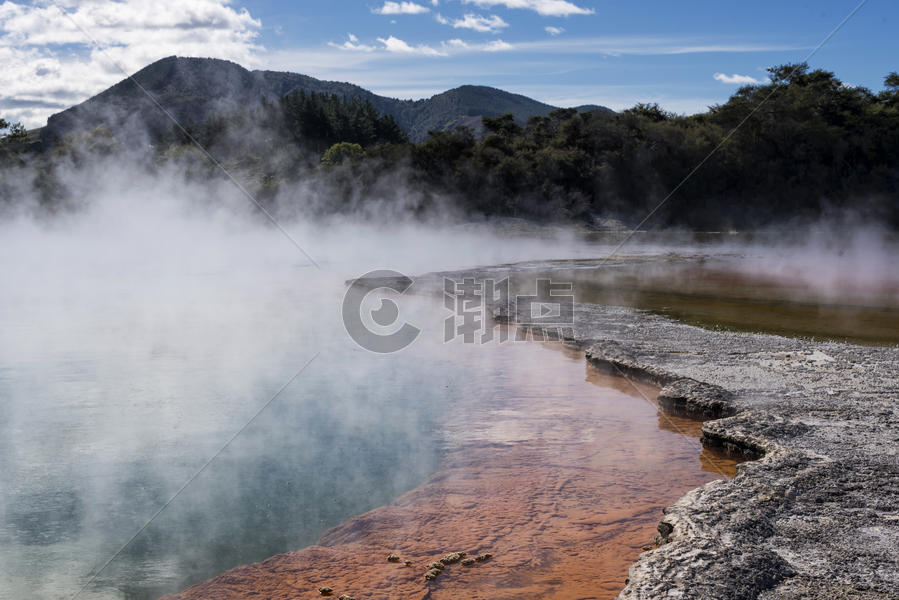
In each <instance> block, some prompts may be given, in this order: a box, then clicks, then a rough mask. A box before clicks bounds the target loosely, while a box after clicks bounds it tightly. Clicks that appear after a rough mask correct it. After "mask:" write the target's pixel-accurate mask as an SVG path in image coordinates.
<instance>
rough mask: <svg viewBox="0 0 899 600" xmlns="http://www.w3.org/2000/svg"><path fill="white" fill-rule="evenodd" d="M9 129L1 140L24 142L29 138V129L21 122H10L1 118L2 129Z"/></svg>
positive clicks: (0, 128)
mask: <svg viewBox="0 0 899 600" xmlns="http://www.w3.org/2000/svg"><path fill="white" fill-rule="evenodd" d="M7 129H8V130H9V132H8V133H6V134H5V135H3V136H0V141H3V142H24V141H25V140H26V139H27V138H28V131H27V130H26V129H25V126H24V125H22V124H21V123H10V122H9V121H7V120H6V119H3V118H0V131H4V130H7Z"/></svg>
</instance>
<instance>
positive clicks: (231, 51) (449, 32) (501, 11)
mask: <svg viewBox="0 0 899 600" xmlns="http://www.w3.org/2000/svg"><path fill="white" fill-rule="evenodd" d="M860 3H861V0H849V1H843V0H817V1H791V0H780V1H777V2H774V1H769V0H758V1H756V2H733V1H730V2H726V1H721V0H715V1H706V0H681V1H679V2H672V1H671V0H661V1H642V2H641V1H633V0H632V1H618V0H397V1H385V0H363V1H351V0H332V1H327V2H325V1H321V0H315V1H296V0H244V1H241V0H233V1H228V0H83V1H73V0H52V1H49V0H41V1H36V2H22V1H15V2H14V1H3V2H2V3H0V65H2V68H0V117H3V118H5V119H7V120H8V121H22V122H23V123H24V124H25V125H26V126H28V127H36V126H41V125H43V124H44V123H45V122H46V119H47V117H48V116H49V115H51V114H53V113H55V112H59V111H60V110H63V109H65V108H67V107H69V106H72V105H74V104H77V103H79V102H82V101H83V100H86V99H87V98H89V97H90V96H92V95H94V94H96V93H98V92H100V91H102V90H104V89H105V88H107V87H109V86H110V85H113V84H114V83H116V82H118V81H120V80H121V79H123V78H124V76H125V75H124V74H125V73H128V74H130V73H133V72H136V71H137V70H139V69H140V68H142V67H144V66H146V65H147V64H149V63H151V62H153V61H154V60H157V59H160V58H164V57H166V56H171V55H178V56H207V57H216V58H224V59H229V60H233V61H235V62H237V63H240V64H242V65H244V66H245V67H247V68H250V69H271V70H286V71H294V72H298V73H304V74H307V75H311V76H313V77H317V78H320V79H328V80H336V81H349V82H352V83H356V84H358V85H361V86H363V87H365V88H368V89H370V90H372V91H374V92H376V93H379V94H383V95H387V96H392V97H398V98H404V99H405V98H426V97H429V96H432V95H434V94H436V93H439V92H441V91H444V90H447V89H450V88H453V87H457V86H459V85H463V84H477V85H490V86H494V87H499V88H502V89H505V90H508V91H511V92H515V93H520V94H524V95H526V96H530V97H532V98H535V99H538V100H541V101H543V102H547V103H549V104H553V105H556V106H577V105H582V104H599V105H603V106H608V107H610V108H613V109H616V110H620V109H624V108H627V107H630V106H633V105H634V104H636V103H638V102H657V103H659V104H660V105H661V106H662V107H663V108H665V109H667V110H671V111H674V112H676V113H681V114H693V113H697V112H702V111H704V110H706V109H707V108H708V107H709V106H711V105H714V104H717V103H721V102H724V101H726V100H727V98H728V97H729V96H730V95H731V94H732V93H733V92H734V91H736V90H737V89H738V88H739V87H740V86H741V85H745V84H747V83H754V82H762V81H764V80H765V76H766V73H765V68H766V67H769V66H773V65H778V64H783V63H789V62H799V61H802V60H804V59H806V57H808V56H809V54H810V53H811V52H812V51H813V50H814V49H815V48H816V47H817V46H818V45H819V44H820V43H821V42H822V41H823V40H824V39H825V38H826V37H827V36H828V34H830V33H831V32H832V31H833V30H834V29H835V28H836V27H837V26H838V25H839V24H840V23H841V21H843V20H844V19H845V18H846V17H847V16H848V15H849V14H850V13H852V11H853V10H854V9H856V7H858V6H859V4H860ZM897 26H899V3H897V2H896V1H895V0H868V1H867V2H865V3H864V5H863V6H861V8H860V9H859V10H858V11H857V12H856V13H855V15H854V16H853V17H852V18H851V19H850V20H849V21H848V22H846V23H845V25H844V26H843V27H842V28H840V30H839V31H838V32H837V33H836V34H835V35H834V36H833V37H832V38H831V39H830V40H829V41H828V42H827V43H826V44H825V45H824V46H823V47H822V48H821V49H820V50H819V51H818V52H817V53H815V54H814V56H813V57H812V58H811V59H810V60H809V62H810V64H811V65H812V66H813V67H820V68H825V69H828V70H831V71H834V72H835V73H836V74H837V76H838V77H840V78H841V79H842V80H843V81H844V82H846V83H848V84H851V85H857V86H864V87H868V88H871V89H873V90H880V89H882V87H883V85H882V84H883V77H884V76H885V75H886V74H887V73H889V72H891V71H899V35H897Z"/></svg>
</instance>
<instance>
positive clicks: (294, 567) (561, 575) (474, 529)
mask: <svg viewBox="0 0 899 600" xmlns="http://www.w3.org/2000/svg"><path fill="white" fill-rule="evenodd" d="M556 347H558V346H556ZM537 350H538V351H539V352H540V353H541V354H539V356H538V355H537V354H532V355H531V356H537V359H536V360H537V362H538V364H534V365H533V366H531V367H529V369H528V371H529V372H530V373H532V375H533V376H534V381H537V382H539V381H540V379H541V375H550V374H551V375H552V381H554V382H556V381H560V383H559V384H558V385H554V386H552V389H550V390H547V389H546V385H545V383H544V385H543V389H542V390H541V389H540V388H539V387H537V389H533V388H535V386H534V385H532V383H530V382H518V383H510V382H508V381H506V382H505V383H503V381H504V380H503V375H502V374H500V375H499V376H498V377H499V379H498V380H497V382H494V384H495V387H496V388H498V390H499V391H498V392H496V393H494V394H493V396H492V397H491V398H489V399H469V400H465V399H460V403H459V405H458V406H455V407H453V410H452V411H450V412H449V413H448V415H447V419H446V421H445V423H444V427H445V430H446V433H447V436H448V438H447V439H448V440H449V442H448V446H449V447H448V449H447V451H446V455H445V457H444V459H443V461H442V465H441V467H440V469H439V471H438V472H437V473H435V474H434V475H433V476H432V477H431V478H430V479H428V481H426V482H425V483H424V484H423V485H421V486H419V487H418V488H415V489H413V490H411V491H410V492H407V493H406V494H403V495H402V496H400V497H399V498H398V499H397V500H396V501H394V502H393V503H391V504H389V505H387V506H382V507H380V508H377V509H375V510H372V511H370V512H368V513H365V514H362V515H359V516H356V517H354V518H351V519H349V520H348V521H346V522H344V523H343V524H341V525H338V526H337V527H334V528H332V529H330V530H328V531H326V532H325V533H324V534H323V535H322V536H321V538H320V540H319V542H318V544H317V545H315V546H311V547H308V548H305V549H303V550H299V551H296V552H289V553H286V554H280V555H277V556H274V557H271V558H269V559H267V560H264V561H262V562H259V563H255V564H251V565H246V566H241V567H237V568H235V569H231V570H229V571H227V572H225V573H223V574H221V575H219V576H217V577H214V578H212V579H210V580H208V581H205V582H203V583H200V584H197V585H195V586H193V587H191V588H188V589H187V590H184V591H183V592H181V593H179V594H175V595H171V596H166V597H165V598H166V599H167V600H175V599H178V600H197V599H209V598H215V599H222V600H229V599H237V598H241V599H244V598H260V599H269V600H282V599H283V600H287V599H288V598H289V599H291V600H293V599H297V598H308V599H310V600H312V599H314V598H320V597H321V595H320V594H319V592H318V588H319V587H322V586H327V587H330V588H332V589H333V590H334V597H335V598H336V597H338V596H340V595H341V594H348V595H350V596H353V597H354V598H357V599H359V600H362V599H372V600H379V599H384V600H387V599H398V598H403V599H409V600H417V599H421V600H424V599H426V598H430V599H434V600H442V599H446V600H449V599H451V598H460V597H466V598H470V599H473V600H480V599H483V600H486V599H487V598H490V599H491V600H497V599H508V600H512V599H520V598H523V597H524V598H538V597H539V598H546V599H551V600H575V599H579V600H580V599H587V598H593V599H596V600H604V599H610V598H614V597H615V596H616V595H617V594H618V592H619V591H620V590H621V588H622V587H623V586H624V580H625V577H626V576H627V570H628V567H629V566H630V565H631V564H632V563H633V562H634V560H635V559H636V557H637V555H638V554H639V553H640V551H641V548H642V547H645V546H647V545H648V544H650V543H651V540H652V537H653V534H654V533H655V527H656V524H657V523H658V520H659V518H660V516H661V514H662V509H663V508H664V507H665V506H667V505H669V504H671V503H672V502H673V501H675V500H676V499H677V498H679V497H680V496H681V495H683V494H684V493H685V492H686V491H688V490H689V489H692V488H694V487H697V486H698V485H701V484H702V483H704V482H706V481H709V480H711V479H713V478H715V477H719V478H720V476H721V475H720V472H721V470H722V469H724V472H725V473H728V471H730V472H731V474H732V469H733V461H729V460H727V459H724V458H722V457H720V456H716V455H714V454H712V453H710V452H709V451H701V450H700V449H699V448H698V443H697V441H696V440H695V439H694V438H692V437H691V436H697V437H698V433H699V429H698V423H697V422H695V421H689V420H686V419H675V418H672V417H670V416H665V417H660V416H659V415H658V414H657V413H656V410H655V408H654V407H653V406H650V405H648V404H647V402H646V401H645V400H644V399H643V398H642V397H639V398H638V394H636V391H635V390H634V389H633V387H632V384H631V383H629V382H626V381H624V380H620V379H616V378H610V377H607V376H604V375H601V374H599V373H598V372H596V371H594V370H593V369H592V367H589V366H585V364H586V363H584V362H583V354H582V353H577V352H573V351H571V350H568V349H566V350H565V352H564V353H558V352H547V351H546V350H545V349H539V348H538V349H537ZM516 352H522V353H523V355H524V354H528V352H527V351H521V350H516ZM528 360H530V359H528ZM585 369H586V373H585ZM496 384H498V385H496ZM597 386H598V387H597ZM641 390H642V391H643V393H644V394H647V395H648V396H649V397H650V399H652V398H654V396H655V394H656V393H657V390H656V389H655V388H651V387H649V386H641ZM685 434H686V435H685ZM710 471H711V472H710ZM336 485H339V483H336ZM453 551H464V552H467V553H468V554H469V555H470V556H474V555H475V554H479V553H483V552H490V553H492V554H493V558H492V559H491V560H489V561H485V562H478V563H476V564H474V565H471V566H463V565H462V564H459V563H457V564H452V565H449V566H447V567H446V569H445V571H444V572H443V574H441V575H440V576H439V577H438V578H437V579H436V580H435V581H433V582H428V581H425V579H424V577H423V575H424V573H425V571H426V569H425V565H426V564H427V563H430V562H431V561H435V560H438V559H439V558H440V557H441V556H443V555H444V554H446V553H448V552H453ZM389 553H395V554H398V555H399V556H400V557H401V558H402V560H403V561H405V560H409V561H411V562H412V566H410V567H407V566H404V564H403V562H402V561H401V562H399V563H394V562H387V560H386V557H387V555H388V554H389Z"/></svg>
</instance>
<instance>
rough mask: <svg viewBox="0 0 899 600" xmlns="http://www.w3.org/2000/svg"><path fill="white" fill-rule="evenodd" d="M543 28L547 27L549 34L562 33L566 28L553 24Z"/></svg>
mask: <svg viewBox="0 0 899 600" xmlns="http://www.w3.org/2000/svg"><path fill="white" fill-rule="evenodd" d="M543 29H545V30H546V33H548V34H549V35H561V34H563V33H565V29H564V28H563V27H553V26H552V25H549V26H547V27H544V28H543Z"/></svg>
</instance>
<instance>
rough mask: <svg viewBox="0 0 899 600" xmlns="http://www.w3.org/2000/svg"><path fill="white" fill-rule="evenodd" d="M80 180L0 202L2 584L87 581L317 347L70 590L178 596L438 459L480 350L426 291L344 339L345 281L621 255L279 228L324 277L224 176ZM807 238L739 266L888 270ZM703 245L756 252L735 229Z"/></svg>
mask: <svg viewBox="0 0 899 600" xmlns="http://www.w3.org/2000/svg"><path fill="white" fill-rule="evenodd" d="M72 181H73V187H74V189H75V190H76V192H77V193H76V194H75V200H74V201H73V202H74V204H75V205H76V206H78V207H79V208H78V209H76V210H65V211H61V212H59V213H58V214H56V215H47V214H40V215H38V216H35V213H34V212H33V211H29V210H27V209H25V210H19V209H16V210H10V211H7V214H6V215H5V217H4V220H3V222H2V223H0V274H2V277H3V285H2V288H0V398H2V402H0V597H2V598H10V599H12V598H21V597H36V598H62V597H69V596H71V595H72V594H74V593H75V592H77V591H79V590H80V589H81V587H82V586H83V585H85V584H86V583H87V582H88V580H89V579H90V578H91V576H92V575H91V573H92V570H94V569H98V568H100V567H101V566H103V565H104V563H105V562H106V561H107V560H109V559H110V558H111V557H112V556H113V555H114V554H115V553H116V552H117V551H118V550H119V549H120V548H121V547H122V545H123V544H125V543H126V542H127V541H128V540H129V538H130V537H131V536H132V535H133V534H135V533H136V532H137V531H138V530H139V529H140V528H141V527H142V526H143V525H144V524H145V523H146V521H147V519H149V518H150V516H152V515H153V514H154V513H155V512H156V511H157V510H158V509H159V508H160V507H161V506H163V505H164V504H165V502H166V501H167V500H168V499H169V498H170V497H171V496H172V495H173V494H174V493H175V492H176V491H177V490H178V489H179V488H180V487H181V486H182V485H183V484H184V483H185V482H186V481H187V480H188V479H189V478H190V477H191V476H192V475H193V474H194V473H195V472H196V471H197V469H199V468H200V467H201V466H202V465H204V464H205V463H206V461H207V460H208V459H209V458H210V457H212V456H213V455H214V454H215V453H216V452H217V451H218V450H219V449H220V448H221V447H222V445H223V444H224V443H225V442H226V441H227V440H228V439H230V438H231V436H232V435H234V434H235V433H236V432H238V431H240V430H241V428H242V427H244V425H245V424H246V423H247V422H248V421H249V420H250V418H251V417H252V416H253V415H254V414H255V413H256V412H257V411H258V410H259V409H260V408H261V407H262V406H263V405H264V404H265V403H266V402H267V401H268V400H269V399H270V398H272V396H273V395H274V394H275V393H276V392H278V390H279V389H281V388H282V386H284V384H285V383H287V382H288V381H289V380H290V378H291V377H292V376H294V375H295V374H296V372H297V371H298V370H299V369H300V367H302V366H303V365H304V364H305V363H306V362H307V361H309V360H310V359H312V358H313V357H316V356H317V357H316V358H315V359H314V361H313V362H312V363H311V364H310V365H309V367H308V368H307V369H306V370H305V371H303V373H301V374H300V376H299V377H298V378H297V379H296V381H295V382H293V383H292V384H291V385H290V386H288V387H287V388H286V389H284V391H283V393H281V394H280V395H279V396H278V398H276V400H275V401H274V402H272V404H271V406H270V407H269V408H268V409H267V410H266V411H264V412H263V413H262V415H261V416H260V418H259V419H258V420H256V421H254V422H253V424H252V425H251V426H250V427H249V428H247V429H246V431H243V432H242V433H241V435H240V436H238V437H237V439H236V440H235V441H234V443H233V444H231V445H230V446H229V447H228V448H227V449H226V450H225V452H223V453H222V454H221V455H220V456H218V457H217V458H216V460H215V461H214V462H213V463H212V464H211V465H210V466H209V468H208V469H206V470H205V471H204V472H203V473H202V474H201V475H200V476H199V477H198V478H197V480H196V481H194V482H193V483H192V484H191V485H190V486H189V487H188V488H187V489H186V490H185V491H184V493H182V494H181V495H180V496H179V497H178V498H177V499H176V500H175V501H174V502H173V503H172V504H171V505H169V506H167V507H166V508H165V510H164V511H163V512H162V513H161V514H160V515H159V517H158V518H157V519H155V520H154V522H153V523H152V524H151V525H150V526H149V527H148V528H147V529H146V530H144V531H143V532H142V533H141V534H140V536H138V537H137V538H136V539H135V540H134V542H133V543H131V544H130V545H128V546H127V548H126V549H125V551H124V552H122V554H121V555H120V556H118V557H117V558H116V559H115V560H114V561H113V562H112V563H110V565H109V567H108V568H106V569H104V570H103V572H102V573H101V574H100V575H99V576H98V577H97V579H96V581H95V582H94V583H92V584H91V585H90V586H89V587H88V588H87V589H86V590H85V591H84V593H83V594H81V596H80V597H81V598H92V599H104V600H105V599H113V598H153V597H156V596H159V595H161V594H163V593H167V592H173V591H177V590H178V589H181V588H183V587H185V586H186V585H189V584H191V583H195V582H197V581H199V580H201V579H203V578H206V577H209V576H212V575H214V574H216V573H218V572H220V571H222V570H224V569H227V568H230V567H233V566H236V565H238V564H243V563H247V562H251V561H256V560H261V559H263V558H265V557H267V556H269V555H272V554H275V553H278V552H283V551H287V550H292V549H297V548H302V547H303V546H306V545H309V544H311V543H314V542H315V540H316V539H317V538H318V536H319V535H320V534H321V532H322V531H323V530H324V529H326V528H328V527H330V526H333V525H336V524H338V523H339V522H341V521H342V520H344V519H346V518H347V517H349V516H352V515H355V514H358V513H360V512H364V511H366V510H369V509H371V508H375V507H377V506H379V505H382V504H385V503H387V502H389V501H391V500H392V499H393V498H395V497H396V496H397V495H399V494H400V493H402V492H403V491H405V490H408V489H410V488H412V487H414V486H416V485H418V484H419V483H420V482H421V481H423V480H424V479H425V478H426V477H427V476H428V475H429V474H431V473H432V472H433V470H434V469H435V468H436V465H437V463H438V461H439V459H440V450H441V439H440V427H439V423H440V420H441V414H442V411H444V410H446V407H447V406H451V405H452V402H453V399H454V398H457V397H459V395H471V394H478V393H482V392H483V390H481V389H480V388H479V385H480V384H479V379H478V374H479V373H480V374H484V373H487V372H489V370H490V368H491V364H490V362H489V361H485V360H484V358H483V356H484V355H483V354H472V353H471V352H470V351H469V350H468V349H467V348H465V347H462V346H460V345H458V344H455V345H454V344H449V345H445V344H443V343H442V319H443V318H444V317H445V316H446V315H445V313H444V312H443V308H442V305H440V304H439V303H438V302H434V301H432V300H430V299H414V298H406V299H405V300H404V302H403V304H402V310H403V315H402V318H403V319H406V320H409V321H411V322H414V323H416V324H418V325H419V326H422V328H423V330H424V331H423V333H422V335H421V337H420V339H419V340H418V341H417V342H416V343H415V345H414V346H412V347H411V348H409V349H407V350H405V351H402V352H399V353H397V354H394V355H389V356H377V355H373V354H371V353H369V352H366V351H364V350H362V349H360V348H358V347H357V346H355V345H354V344H353V342H352V341H351V340H350V339H349V337H348V336H347V335H346V332H345V331H344V329H343V325H342V323H341V320H340V305H341V299H342V296H343V293H344V290H345V286H344V282H345V280H347V279H350V278H353V277H356V276H359V275H361V274H363V273H365V272H367V271H370V270H373V269H377V268H390V269H394V270H398V271H401V272H404V273H407V274H410V275H414V274H417V273H422V272H426V271H435V270H443V269H452V268H461V267H468V266H474V265H490V264H499V263H509V262H517V261H526V260H532V261H547V260H550V259H567V258H582V259H585V258H602V257H603V256H606V254H607V253H608V252H609V251H610V250H611V248H612V247H614V242H610V241H606V240H601V241H599V242H596V241H592V242H591V241H590V240H585V239H583V238H578V237H577V236H575V235H572V234H563V233H558V232H556V233H552V232H547V231H545V230H544V231H542V232H540V233H539V235H538V234H536V233H533V232H531V233H528V232H524V233H521V232H519V233H518V234H517V235H499V234H498V233H497V232H496V230H495V229H494V228H492V226H490V225H486V224H481V225H461V224H458V223H454V222H452V221H443V222H441V221H440V220H439V219H437V220H434V221H431V222H426V223H421V222H417V221H413V220H411V219H409V218H401V217H400V216H398V215H396V214H392V213H388V215H389V217H390V218H383V219H380V220H372V219H363V218H350V217H333V218H322V219H318V220H315V221H310V220H304V219H302V218H299V217H296V218H293V219H290V220H288V221H285V222H284V223H283V225H284V227H285V229H286V230H287V231H288V232H289V233H290V236H291V237H292V238H293V239H294V240H296V241H297V242H298V243H299V244H300V245H301V246H302V248H303V250H305V251H306V252H307V253H308V254H309V255H311V256H312V257H313V258H314V259H315V261H316V262H317V263H318V264H319V267H320V268H317V267H316V266H314V265H312V264H311V263H310V261H309V260H308V259H307V257H306V256H305V255H304V254H303V253H302V252H300V251H299V250H298V249H297V248H296V247H295V246H294V244H293V242H291V241H290V240H289V239H287V238H286V237H285V236H284V235H283V234H282V232H280V231H278V230H277V229H276V228H274V227H272V226H271V225H270V224H267V223H266V222H265V220H264V219H263V218H261V217H260V215H259V214H258V210H257V209H256V208H255V207H253V206H252V205H249V204H248V202H247V201H246V199H245V198H242V197H241V196H240V195H239V194H237V193H236V192H235V191H234V189H233V187H231V186H230V185H229V184H226V183H224V182H223V183H221V184H208V183H204V184H202V185H200V184H191V183H190V182H189V181H186V180H185V179H183V178H181V177H179V176H178V175H177V173H168V174H165V175H164V176H160V175H159V174H156V175H149V174H147V173H145V172H142V171H139V170H132V169H124V168H122V169H119V170H115V169H110V168H109V165H107V166H106V167H105V168H101V167H100V166H93V167H90V168H87V169H84V170H82V171H80V172H79V174H78V176H77V177H74V178H73V180H72ZM25 193H26V192H25V191H23V194H25ZM33 205H34V203H33V202H30V201H29V199H28V198H26V197H23V201H22V206H24V207H29V206H33ZM871 239H872V238H871V237H866V236H863V237H862V240H871ZM800 248H801V251H795V252H792V253H787V254H785V255H784V256H786V258H784V260H783V262H782V263H772V262H770V260H771V258H770V257H771V256H772V255H769V254H767V253H765V252H763V251H762V250H761V249H759V248H757V247H756V248H755V250H756V251H757V252H756V253H755V254H753V256H755V257H756V258H755V259H753V260H750V261H746V262H741V264H742V265H744V267H745V268H746V269H747V270H751V269H758V270H761V271H764V272H766V273H770V271H771V268H772V267H771V265H772V264H777V265H778V267H777V268H778V269H781V270H782V271H783V272H784V273H786V274H789V273H791V272H793V271H791V269H793V270H796V269H798V270H799V272H800V273H806V274H807V273H812V272H815V273H821V274H827V278H826V279H824V278H823V277H822V279H821V280H822V281H824V280H826V281H829V282H840V281H842V279H841V277H845V276H847V274H852V275H853V276H857V277H861V276H864V277H865V278H866V279H865V281H868V282H874V283H878V282H881V281H882V280H884V279H885V278H886V274H888V273H892V275H895V271H894V269H893V266H892V262H891V261H890V260H887V259H885V258H884V249H885V248H887V249H888V248H890V246H889V244H886V245H883V244H881V245H878V246H876V247H867V246H866V245H865V244H864V243H861V244H860V243H855V244H853V245H851V246H849V248H851V251H848V252H849V254H848V256H849V257H850V258H851V260H848V259H847V260H846V261H844V263H840V262H839V260H838V259H837V258H834V259H833V260H831V258H830V257H831V256H833V257H839V256H841V255H840V254H839V253H831V254H825V253H820V254H815V252H816V250H815V247H814V246H813V245H802V246H800ZM691 250H695V243H694V242H693V241H691V240H689V239H688V240H681V241H665V240H663V241H661V242H659V241H653V242H647V241H640V240H636V241H635V244H634V245H633V246H632V247H630V248H629V249H628V250H627V252H628V253H630V254H641V255H657V254H664V253H665V252H669V251H671V252H675V253H676V254H677V255H679V256H682V255H687V254H689V253H690V252H691ZM701 251H702V252H707V253H711V254H716V255H729V256H730V255H738V256H748V255H750V254H752V253H750V252H747V250H746V248H745V247H741V245H739V244H731V243H727V244H720V243H716V244H714V245H711V246H709V245H706V246H703V247H702V250H701ZM846 252H847V251H844V252H843V254H842V256H844V257H845V256H847V253H846ZM800 259H801V260H800ZM803 261H806V262H803ZM841 264H843V266H842V267H841V266H840V265H841ZM858 264H861V265H864V266H866V267H870V268H867V269H859V268H856V265H858ZM846 265H848V267H847V266H846ZM841 285H842V284H841ZM835 287H836V283H833V287H826V288H822V289H835Z"/></svg>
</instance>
